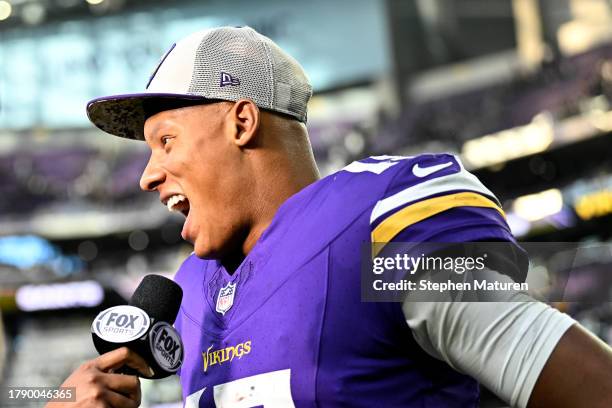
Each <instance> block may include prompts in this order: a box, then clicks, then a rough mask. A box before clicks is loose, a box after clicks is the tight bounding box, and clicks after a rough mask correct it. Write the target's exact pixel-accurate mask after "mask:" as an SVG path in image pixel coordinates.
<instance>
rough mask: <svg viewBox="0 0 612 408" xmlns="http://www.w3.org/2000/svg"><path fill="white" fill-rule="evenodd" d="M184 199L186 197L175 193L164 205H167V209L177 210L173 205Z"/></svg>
mask: <svg viewBox="0 0 612 408" xmlns="http://www.w3.org/2000/svg"><path fill="white" fill-rule="evenodd" d="M185 199H186V197H185V196H184V195H182V194H176V195H173V196H172V197H170V198H169V199H168V202H167V203H166V207H168V211H178V209H175V208H174V206H176V205H177V204H178V203H180V202H181V201H185Z"/></svg>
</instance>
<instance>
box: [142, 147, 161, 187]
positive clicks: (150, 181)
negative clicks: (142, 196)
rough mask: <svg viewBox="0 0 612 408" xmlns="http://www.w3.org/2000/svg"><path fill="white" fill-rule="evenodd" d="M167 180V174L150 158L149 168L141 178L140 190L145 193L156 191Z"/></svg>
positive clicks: (146, 168)
mask: <svg viewBox="0 0 612 408" xmlns="http://www.w3.org/2000/svg"><path fill="white" fill-rule="evenodd" d="M165 180H166V173H165V172H164V171H163V170H162V169H161V168H160V167H159V166H158V165H157V164H156V163H155V162H154V160H153V155H151V157H149V161H148V163H147V167H145V169H144V171H143V172H142V176H140V188H141V189H142V190H144V191H155V190H156V189H157V187H158V186H159V185H160V184H162V183H163V182H164V181H165Z"/></svg>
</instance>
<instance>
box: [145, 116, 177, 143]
mask: <svg viewBox="0 0 612 408" xmlns="http://www.w3.org/2000/svg"><path fill="white" fill-rule="evenodd" d="M170 126H171V125H168V124H167V123H166V121H161V122H158V123H157V124H155V126H154V127H153V130H152V131H151V132H149V134H150V135H152V136H151V137H153V136H155V135H157V134H158V133H159V131H160V129H163V128H164V127H170ZM143 133H144V138H145V141H148V139H147V133H145V132H143Z"/></svg>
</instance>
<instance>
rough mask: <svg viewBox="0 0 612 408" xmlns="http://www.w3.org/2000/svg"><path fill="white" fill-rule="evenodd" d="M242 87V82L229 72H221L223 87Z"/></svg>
mask: <svg viewBox="0 0 612 408" xmlns="http://www.w3.org/2000/svg"><path fill="white" fill-rule="evenodd" d="M226 85H240V80H239V79H238V78H236V77H233V76H231V75H230V74H228V73H227V72H221V86H226Z"/></svg>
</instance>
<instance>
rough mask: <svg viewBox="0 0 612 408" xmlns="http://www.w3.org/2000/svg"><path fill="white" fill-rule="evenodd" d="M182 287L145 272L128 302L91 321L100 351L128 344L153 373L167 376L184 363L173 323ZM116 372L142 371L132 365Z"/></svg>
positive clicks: (136, 372) (92, 334)
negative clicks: (145, 274)
mask: <svg viewBox="0 0 612 408" xmlns="http://www.w3.org/2000/svg"><path fill="white" fill-rule="evenodd" d="M182 299H183V290H182V289H181V287H180V286H179V285H178V284H177V283H176V282H174V281H172V280H170V279H168V278H165V277H163V276H161V275H147V276H145V277H144V278H143V280H142V282H140V285H138V287H137V288H136V291H135V292H134V294H133V295H132V297H131V298H130V301H129V303H128V304H127V305H119V306H114V307H111V308H108V309H105V310H103V311H101V312H100V313H99V314H98V316H96V318H95V319H94V321H93V323H92V324H91V336H92V338H93V343H94V346H95V347H96V350H97V351H98V353H100V354H104V353H107V352H109V351H112V350H115V349H118V348H120V347H124V346H125V347H128V348H129V349H130V350H132V351H134V352H136V354H138V355H139V356H141V357H142V358H143V359H144V360H145V361H146V362H147V364H149V366H150V367H151V368H152V369H153V371H154V373H155V375H154V376H153V377H143V378H149V379H159V378H165V377H168V376H170V375H172V374H174V373H176V371H178V369H179V368H180V366H181V364H182V363H183V342H182V340H181V337H180V336H179V334H178V332H177V331H176V330H175V329H174V327H172V324H173V323H174V321H175V320H176V316H177V314H178V311H179V308H180V306H181V300H182ZM115 372H117V373H123V374H129V375H138V376H140V377H142V375H141V374H140V373H139V372H138V371H136V370H135V369H133V368H131V367H127V366H124V367H121V368H120V369H118V370H116V371H115Z"/></svg>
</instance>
